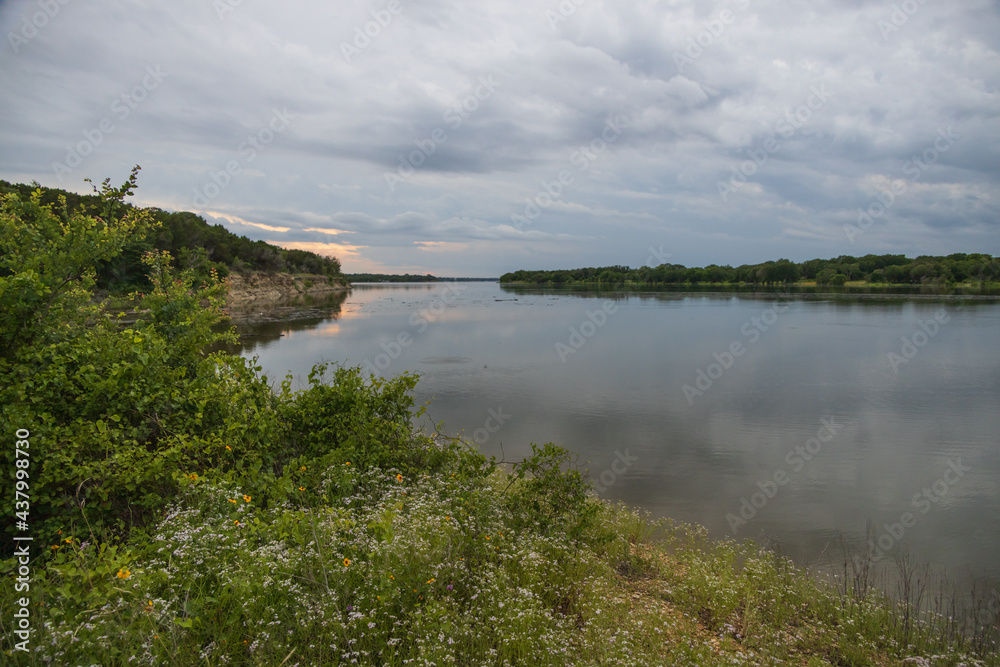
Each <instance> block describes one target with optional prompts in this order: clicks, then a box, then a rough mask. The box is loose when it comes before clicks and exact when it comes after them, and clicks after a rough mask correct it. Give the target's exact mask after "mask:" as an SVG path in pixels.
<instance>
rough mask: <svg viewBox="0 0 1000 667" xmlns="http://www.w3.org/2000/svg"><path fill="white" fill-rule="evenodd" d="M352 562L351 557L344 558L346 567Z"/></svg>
mask: <svg viewBox="0 0 1000 667" xmlns="http://www.w3.org/2000/svg"><path fill="white" fill-rule="evenodd" d="M350 564H351V559H350V558H345V559H344V567H347V566H348V565H350Z"/></svg>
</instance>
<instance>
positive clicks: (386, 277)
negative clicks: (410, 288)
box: [344, 273, 441, 283]
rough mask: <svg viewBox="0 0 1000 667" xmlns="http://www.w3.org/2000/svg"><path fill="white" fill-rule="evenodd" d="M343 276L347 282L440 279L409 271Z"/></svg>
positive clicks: (409, 281)
mask: <svg viewBox="0 0 1000 667" xmlns="http://www.w3.org/2000/svg"><path fill="white" fill-rule="evenodd" d="M344 278H345V279H346V280H347V282H349V283H433V282H437V281H438V280H441V279H440V278H438V277H437V276H432V275H431V274H429V273H428V274H426V275H423V276H419V275H416V274H410V273H402V274H395V273H345V274H344Z"/></svg>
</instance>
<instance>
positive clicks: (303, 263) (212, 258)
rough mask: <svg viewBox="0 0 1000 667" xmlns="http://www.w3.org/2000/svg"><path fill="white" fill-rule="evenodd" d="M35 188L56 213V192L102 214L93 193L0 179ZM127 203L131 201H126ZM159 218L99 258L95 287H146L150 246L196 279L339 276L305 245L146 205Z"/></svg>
mask: <svg viewBox="0 0 1000 667" xmlns="http://www.w3.org/2000/svg"><path fill="white" fill-rule="evenodd" d="M35 190H41V191H42V202H43V203H45V204H51V205H52V206H53V211H56V212H57V213H58V212H59V197H60V196H64V197H65V198H66V204H67V208H68V209H69V212H70V213H72V212H74V211H81V212H85V213H90V214H93V215H95V216H100V215H102V213H103V211H102V209H101V208H100V207H101V206H102V203H101V199H100V198H99V197H97V196H96V195H79V194H77V193H75V192H67V191H65V190H59V189H57V188H46V187H42V186H40V185H38V184H37V183H32V184H31V185H27V184H23V183H15V184H12V183H8V182H7V181H2V180H0V195H2V194H7V193H10V192H13V193H17V194H18V195H19V196H20V197H21V198H22V200H27V199H28V197H29V196H30V195H31V193H32V192H33V191H35ZM128 206H131V205H128ZM149 210H150V211H151V213H152V215H153V218H154V219H155V220H156V221H157V222H158V223H159V225H158V226H156V227H154V228H153V229H152V230H151V231H150V232H149V233H148V234H147V235H146V238H145V239H144V240H142V241H136V242H133V243H132V244H131V245H130V246H129V247H127V248H126V249H125V250H124V251H123V252H122V253H121V254H120V255H118V256H117V257H116V258H115V259H113V260H111V261H110V262H103V263H101V265H100V267H99V269H98V273H97V287H98V288H99V289H106V290H111V291H115V292H124V291H132V290H142V289H144V288H147V287H150V286H151V285H150V283H149V280H148V279H147V278H146V273H147V272H148V270H149V269H148V267H146V266H145V265H143V263H142V256H143V254H144V253H145V252H147V251H151V250H159V251H163V250H166V251H169V252H170V254H171V255H172V256H173V257H174V265H175V266H177V267H179V268H181V269H192V270H193V271H194V272H195V275H196V276H198V277H199V278H206V277H207V276H208V274H209V271H210V270H211V269H213V268H214V269H215V270H216V271H217V272H218V274H219V276H221V277H225V276H228V275H229V274H230V273H240V274H246V273H251V272H254V271H262V272H266V273H313V274H319V275H324V276H327V277H329V278H331V279H339V278H341V273H340V262H339V261H338V260H337V259H335V258H332V257H323V256H321V255H317V254H316V253H312V252H307V251H305V250H286V249H284V248H279V247H277V246H273V245H271V244H269V243H265V242H264V241H251V240H250V239H248V238H247V237H245V236H239V235H237V234H233V233H232V232H230V231H229V230H228V229H226V228H225V227H224V226H223V225H218V224H217V225H210V224H208V223H207V222H206V221H205V219H204V218H202V217H201V216H200V215H196V214H194V213H189V212H187V211H182V212H178V213H168V212H167V211H164V210H161V209H158V208H150V209H149Z"/></svg>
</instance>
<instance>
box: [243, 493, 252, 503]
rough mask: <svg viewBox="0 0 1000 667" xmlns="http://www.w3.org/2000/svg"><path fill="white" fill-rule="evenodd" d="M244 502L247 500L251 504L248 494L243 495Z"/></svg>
mask: <svg viewBox="0 0 1000 667" xmlns="http://www.w3.org/2000/svg"><path fill="white" fill-rule="evenodd" d="M243 500H245V501H247V502H250V496H248V495H247V494H245V493H244V494H243Z"/></svg>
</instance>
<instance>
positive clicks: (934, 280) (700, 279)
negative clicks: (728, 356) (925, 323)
mask: <svg viewBox="0 0 1000 667" xmlns="http://www.w3.org/2000/svg"><path fill="white" fill-rule="evenodd" d="M500 282H503V283H529V284H535V285H574V284H581V285H597V284H600V285H648V286H653V285H683V284H689V285H833V286H841V285H845V284H851V285H855V286H865V285H871V286H876V285H908V286H914V285H919V286H927V285H933V286H940V287H949V286H950V287H954V286H968V287H983V286H988V287H998V286H1000V258H996V257H993V256H991V255H985V254H980V253H972V254H966V253H956V254H953V255H948V256H947V257H935V256H920V257H917V258H916V259H910V258H908V257H905V256H903V255H865V256H864V257H852V256H850V255H841V256H840V257H835V258H833V259H812V260H809V261H807V262H799V263H796V262H791V261H789V260H787V259H779V260H777V261H771V262H764V263H763V264H743V265H741V266H738V267H735V268H733V267H732V266H729V265H725V266H718V265H716V264H711V265H709V266H706V267H685V266H683V265H681V264H660V265H659V266H655V267H648V266H643V267H640V268H637V269H633V268H629V267H627V266H606V267H597V268H584V269H569V270H556V271H524V270H521V271H513V272H510V273H505V274H504V275H503V276H501V277H500Z"/></svg>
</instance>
